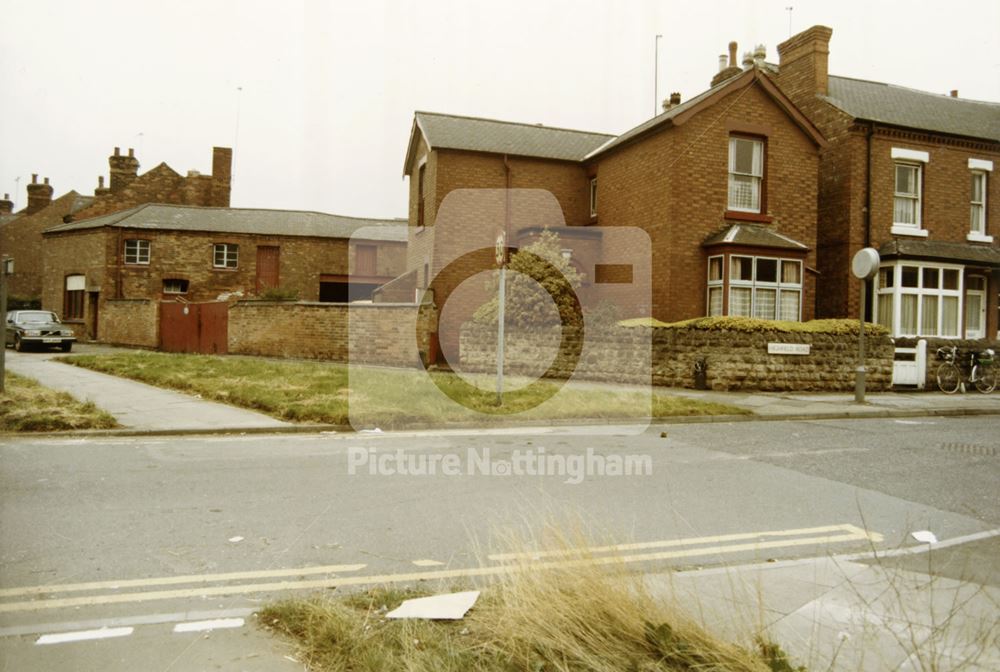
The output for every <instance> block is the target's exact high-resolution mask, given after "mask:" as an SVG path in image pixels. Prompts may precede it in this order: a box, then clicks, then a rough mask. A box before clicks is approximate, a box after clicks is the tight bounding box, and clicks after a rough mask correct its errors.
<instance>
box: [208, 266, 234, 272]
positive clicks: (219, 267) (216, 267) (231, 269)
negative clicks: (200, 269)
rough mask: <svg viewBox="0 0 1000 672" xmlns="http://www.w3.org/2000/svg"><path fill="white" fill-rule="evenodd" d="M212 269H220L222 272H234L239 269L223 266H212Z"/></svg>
mask: <svg viewBox="0 0 1000 672" xmlns="http://www.w3.org/2000/svg"><path fill="white" fill-rule="evenodd" d="M212 270H213V271H220V272H222V273H235V272H236V271H238V270H240V269H239V268H226V267H224V266H213V267H212Z"/></svg>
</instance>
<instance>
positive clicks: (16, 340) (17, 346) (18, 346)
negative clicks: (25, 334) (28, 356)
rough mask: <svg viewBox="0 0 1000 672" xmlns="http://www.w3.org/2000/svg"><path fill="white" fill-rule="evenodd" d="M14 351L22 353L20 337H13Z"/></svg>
mask: <svg viewBox="0 0 1000 672" xmlns="http://www.w3.org/2000/svg"><path fill="white" fill-rule="evenodd" d="M14 349H15V350H17V351H18V352H24V343H22V342H21V337H20V336H15V337H14Z"/></svg>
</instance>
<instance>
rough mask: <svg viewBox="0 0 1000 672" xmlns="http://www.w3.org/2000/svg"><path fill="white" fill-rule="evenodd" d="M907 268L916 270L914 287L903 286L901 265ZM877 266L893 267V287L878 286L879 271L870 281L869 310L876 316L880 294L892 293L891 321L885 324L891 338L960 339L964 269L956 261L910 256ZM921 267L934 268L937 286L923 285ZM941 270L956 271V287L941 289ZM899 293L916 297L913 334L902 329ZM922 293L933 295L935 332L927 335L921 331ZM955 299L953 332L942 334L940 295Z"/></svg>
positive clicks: (963, 306)
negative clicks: (931, 259)
mask: <svg viewBox="0 0 1000 672" xmlns="http://www.w3.org/2000/svg"><path fill="white" fill-rule="evenodd" d="M904 266H905V267H911V268H916V269H917V286H916V287H903V267H904ZM879 268H880V269H885V268H892V269H893V283H892V284H893V286H892V287H882V286H881V273H879V275H877V276H876V277H875V280H874V284H875V290H874V292H873V293H874V297H875V301H874V304H875V305H874V306H873V309H872V315H874V316H875V317H876V321H877V319H878V314H879V303H880V302H881V301H884V300H885V299H884V298H883V297H886V296H892V314H891V316H890V319H891V322H892V323H891V324H890V325H886V326H887V327H888V328H889V331H890V334H891V335H892V336H894V337H897V336H900V337H908V336H914V337H915V336H930V337H933V338H961V337H962V330H963V327H964V323H965V320H964V315H965V312H964V311H965V275H964V270H965V268H964V267H963V266H961V265H958V264H943V263H930V262H922V261H915V260H912V259H898V260H895V261H891V262H887V263H883V264H881V265H880V266H879ZM924 269H937V271H938V286H937V287H933V288H932V287H924ZM945 271H956V272H957V273H958V288H957V289H943V285H944V272H945ZM903 296H916V297H917V312H916V330H915V332H914V333H910V332H904V331H903V330H902V326H903V324H902V310H903ZM925 296H936V297H938V300H937V320H936V322H937V333H934V334H928V333H925V332H924V329H923V326H924V314H923V313H924V297H925ZM945 297H948V298H957V299H958V308H957V310H956V318H955V319H956V320H957V322H956V324H955V325H954V327H955V329H954V332H955V333H954V334H953V335H944V334H943V333H942V332H943V331H944V330H943V329H942V327H943V325H942V320H943V319H944V298H945Z"/></svg>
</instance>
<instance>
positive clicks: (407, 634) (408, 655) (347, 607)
mask: <svg viewBox="0 0 1000 672" xmlns="http://www.w3.org/2000/svg"><path fill="white" fill-rule="evenodd" d="M428 594H431V593H430V592H429V591H427V590H426V589H425V588H418V589H413V588H404V589H399V588H374V589H371V590H368V591H366V592H363V593H357V594H353V595H346V596H343V597H338V596H314V597H311V598H306V599H291V600H286V601H282V602H278V603H276V604H272V605H269V606H268V607H266V608H265V609H263V610H262V611H261V612H259V613H258V622H259V623H260V624H261V625H262V626H264V627H266V628H268V629H271V630H273V631H275V632H278V633H280V634H282V635H284V636H287V637H289V638H291V639H292V640H293V642H294V643H295V645H296V647H297V649H298V659H299V660H300V661H301V662H303V663H305V664H306V665H307V666H308V668H309V669H310V670H313V671H315V672H368V671H375V670H379V671H383V670H408V671H409V672H423V671H430V670H435V671H441V670H443V671H455V672H458V671H460V670H461V671H463V672H466V671H477V672H513V671H515V670H527V671H529V672H543V671H544V672H548V671H566V672H568V671H571V670H572V671H577V670H581V671H582V670H592V671H595V672H612V671H614V672H620V671H622V670H629V671H635V672H654V671H657V672H667V671H680V670H685V671H690V670H718V671H720V672H721V671H722V670H725V671H727V672H768V671H771V672H774V671H779V670H784V671H788V672H792V671H794V670H799V669H801V668H793V667H791V666H790V665H789V663H788V661H787V659H786V657H785V654H784V653H783V652H782V650H781V649H780V648H779V647H777V646H774V645H773V644H769V643H766V642H764V641H763V640H755V641H756V643H755V645H753V646H750V647H743V646H740V645H737V644H732V643H728V642H724V641H721V640H719V639H717V638H715V637H713V636H712V635H710V634H708V633H707V632H706V631H705V630H704V629H702V628H701V627H699V626H698V625H696V624H695V623H694V622H693V621H692V620H691V619H690V617H689V616H687V615H685V614H684V613H683V612H682V611H681V610H680V609H678V608H677V606H676V605H671V603H670V601H668V600H664V599H657V598H656V597H654V596H653V595H652V594H651V593H650V592H649V591H648V590H647V588H646V584H645V582H644V581H643V578H642V576H641V575H639V574H634V573H629V572H626V571H625V569H624V566H622V565H620V564H618V565H616V564H611V565H603V566H598V565H596V564H587V563H571V564H570V565H568V566H567V567H566V568H564V569H550V570H546V571H537V570H533V569H532V568H531V566H530V564H527V563H526V564H524V565H519V566H515V567H513V568H512V570H511V571H510V572H509V573H507V574H503V575H501V576H500V578H499V579H498V580H497V581H496V582H494V583H491V584H489V585H488V586H486V587H485V588H483V592H482V594H481V596H480V598H479V601H478V602H477V603H476V605H475V606H474V607H473V608H472V610H471V611H470V612H469V613H468V614H466V616H465V618H464V619H462V620H461V621H451V622H449V621H427V620H417V619H405V620H389V619H386V618H385V613H386V612H387V611H389V610H391V609H394V608H395V607H397V606H398V605H399V604H400V603H401V602H402V601H403V600H404V599H408V598H412V597H421V596H424V595H428Z"/></svg>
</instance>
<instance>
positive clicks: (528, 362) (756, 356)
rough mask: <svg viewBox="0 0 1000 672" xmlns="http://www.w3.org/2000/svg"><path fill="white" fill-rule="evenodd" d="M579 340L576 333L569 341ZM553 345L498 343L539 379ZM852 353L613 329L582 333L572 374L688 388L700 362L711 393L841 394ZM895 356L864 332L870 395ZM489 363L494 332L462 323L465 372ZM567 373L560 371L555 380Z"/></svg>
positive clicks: (745, 336)
mask: <svg viewBox="0 0 1000 672" xmlns="http://www.w3.org/2000/svg"><path fill="white" fill-rule="evenodd" d="M580 337H581V336H580V334H579V333H576V334H574V335H572V338H576V339H579V338H580ZM558 343H559V330H558V328H556V329H555V330H552V331H548V332H533V333H509V332H508V336H507V338H506V339H505V345H504V349H505V358H504V359H505V361H506V363H507V370H508V371H510V372H511V373H523V374H526V375H539V374H540V373H541V372H542V371H543V370H544V369H545V368H546V367H548V366H549V363H550V362H552V361H553V359H554V355H555V353H556V351H557V347H558ZM768 343H792V344H807V345H809V346H810V354H808V355H778V354H768V352H767V349H768V348H767V346H768ZM857 351H858V340H857V336H856V335H853V334H822V333H783V332H776V331H772V332H758V333H746V332H740V331H721V330H701V329H683V328H678V329H662V328H654V329H648V328H644V327H637V328H629V329H625V328H614V329H606V330H604V331H600V332H592V333H590V334H588V336H587V338H586V339H585V343H584V347H583V354H582V356H581V358H580V362H579V365H578V366H577V368H576V372H575V374H574V375H575V377H576V378H580V379H588V380H603V381H613V382H621V383H643V382H646V381H649V380H650V378H651V379H652V382H653V384H654V385H663V386H668V387H694V386H695V373H694V370H695V363H696V362H697V361H699V360H705V362H706V364H707V370H706V383H707V386H708V387H709V388H710V389H713V390H717V391H726V390H761V391H776V392H777V391H782V392H806V391H839V392H846V391H853V390H854V377H855V368H856V366H857ZM893 352H894V346H893V343H892V340H891V339H890V338H889V337H888V336H884V335H879V336H875V337H872V336H871V334H868V340H867V357H866V363H865V366H866V368H867V389H868V390H869V391H873V392H875V391H882V390H888V389H889V388H890V387H891V386H892V360H893ZM495 357H496V333H495V331H494V330H493V329H491V328H485V327H482V326H480V325H475V324H471V323H468V324H466V325H465V326H464V327H463V329H462V338H461V362H462V367H463V370H469V371H491V370H494V369H495V367H496V359H495ZM540 361H541V362H542V363H541V364H539V362H540ZM650 372H651V373H650ZM573 373H574V372H573V371H572V370H570V368H569V367H562V368H560V370H558V372H557V373H556V375H557V376H558V377H568V376H569V375H571V374H573Z"/></svg>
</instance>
